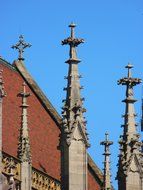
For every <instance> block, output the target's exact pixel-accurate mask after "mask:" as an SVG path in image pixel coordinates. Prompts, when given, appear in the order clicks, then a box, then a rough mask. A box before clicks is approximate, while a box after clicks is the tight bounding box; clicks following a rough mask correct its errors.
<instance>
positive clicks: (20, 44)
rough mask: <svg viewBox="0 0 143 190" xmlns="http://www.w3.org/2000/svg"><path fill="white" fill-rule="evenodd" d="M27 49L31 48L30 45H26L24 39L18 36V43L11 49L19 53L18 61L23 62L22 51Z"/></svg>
mask: <svg viewBox="0 0 143 190" xmlns="http://www.w3.org/2000/svg"><path fill="white" fill-rule="evenodd" d="M27 47H31V44H29V43H26V42H25V41H24V38H23V36H22V35H20V36H19V42H18V43H17V44H15V45H13V46H12V48H13V49H17V50H18V52H19V56H18V59H19V60H24V58H23V53H24V49H25V48H27Z"/></svg>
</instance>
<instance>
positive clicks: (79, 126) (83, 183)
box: [61, 24, 89, 190]
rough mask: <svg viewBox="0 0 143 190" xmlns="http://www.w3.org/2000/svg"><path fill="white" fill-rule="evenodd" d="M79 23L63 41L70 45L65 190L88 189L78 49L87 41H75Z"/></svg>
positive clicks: (65, 112)
mask: <svg viewBox="0 0 143 190" xmlns="http://www.w3.org/2000/svg"><path fill="white" fill-rule="evenodd" d="M75 26H76V25H75V24H70V25H69V27H70V28H71V36H70V37H68V38H67V39H65V40H63V41H62V45H67V44H68V45H69V46H70V53H69V56H70V57H69V59H68V60H67V61H66V63H67V64H68V66H69V70H68V76H67V77H66V79H67V87H66V88H65V89H64V90H66V99H65V100H64V106H63V112H62V116H63V124H62V132H61V154H62V155H61V159H62V160H61V168H62V169H61V185H62V190H73V189H74V190H87V189H88V188H87V148H88V146H89V144H88V137H87V133H86V126H85V124H86V121H85V119H84V116H83V113H84V112H85V109H84V108H83V98H81V95H80V90H81V89H82V87H81V86H80V82H79V78H80V77H81V76H80V75H79V73H78V63H79V62H80V60H79V59H78V58H77V54H76V47H77V46H78V45H79V44H81V43H83V42H84V40H83V39H79V38H75V34H74V29H75Z"/></svg>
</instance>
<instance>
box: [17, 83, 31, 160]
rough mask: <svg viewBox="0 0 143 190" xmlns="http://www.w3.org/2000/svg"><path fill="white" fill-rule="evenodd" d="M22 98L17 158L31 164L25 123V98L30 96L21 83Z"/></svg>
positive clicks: (26, 124) (24, 85)
mask: <svg viewBox="0 0 143 190" xmlns="http://www.w3.org/2000/svg"><path fill="white" fill-rule="evenodd" d="M19 96H21V97H22V105H21V107H22V124H21V129H20V138H19V149H18V157H19V158H20V159H21V160H22V161H25V162H31V154H30V143H29V134H28V123H27V108H28V105H27V97H29V96H30V93H27V92H26V84H25V82H24V83H23V92H21V93H20V94H19Z"/></svg>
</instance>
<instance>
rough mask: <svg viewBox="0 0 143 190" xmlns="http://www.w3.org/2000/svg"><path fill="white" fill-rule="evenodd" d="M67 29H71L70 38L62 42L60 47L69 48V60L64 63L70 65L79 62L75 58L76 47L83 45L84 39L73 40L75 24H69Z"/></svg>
mask: <svg viewBox="0 0 143 190" xmlns="http://www.w3.org/2000/svg"><path fill="white" fill-rule="evenodd" d="M69 27H70V28H71V36H70V37H68V38H66V39H65V40H63V41H62V45H67V44H68V45H69V46H70V52H69V56H70V59H69V60H67V61H66V63H71V62H73V61H74V62H76V63H78V62H80V60H78V58H77V54H76V47H77V46H78V45H79V44H81V43H84V39H82V38H75V31H74V28H75V27H76V25H75V24H73V23H72V24H70V25H69Z"/></svg>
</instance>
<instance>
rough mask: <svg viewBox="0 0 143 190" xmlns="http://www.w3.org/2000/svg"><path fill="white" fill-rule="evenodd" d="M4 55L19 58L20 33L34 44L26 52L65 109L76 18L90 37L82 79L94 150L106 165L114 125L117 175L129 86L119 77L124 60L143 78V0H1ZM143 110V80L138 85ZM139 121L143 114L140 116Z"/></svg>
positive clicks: (82, 50) (83, 50)
mask: <svg viewBox="0 0 143 190" xmlns="http://www.w3.org/2000/svg"><path fill="white" fill-rule="evenodd" d="M0 7H1V11H0V25H1V27H0V28H1V29H0V55H1V56H2V57H3V58H5V59H6V60H8V61H9V62H11V63H12V62H13V60H14V59H16V58H17V53H16V51H14V50H12V49H10V47H11V45H13V44H15V42H17V40H18V36H19V35H20V34H23V35H24V37H25V40H26V41H28V42H30V43H31V44H32V47H31V48H30V49H27V50H26V52H25V65H26V67H27V68H28V70H29V72H30V73H31V74H32V76H33V77H34V79H35V80H36V81H37V83H38V84H39V86H40V87H41V88H42V90H43V91H44V92H45V94H46V95H47V97H48V98H49V99H50V100H51V102H52V103H53V105H54V106H55V108H56V109H57V110H58V112H59V113H60V112H61V107H62V99H63V98H64V97H65V93H64V92H63V91H62V89H63V87H65V86H66V81H65V80H64V76H65V75H67V67H68V65H66V64H65V63H64V61H65V60H67V58H68V47H62V46H61V40H62V39H64V38H65V37H68V36H69V28H68V27H67V26H68V24H69V23H70V22H72V21H73V22H75V23H76V24H77V25H78V26H77V28H76V35H77V37H82V38H84V39H85V41H86V43H85V44H83V45H81V46H80V47H79V48H78V57H79V58H80V59H82V62H81V63H80V65H79V67H80V73H81V74H83V79H82V81H81V84H82V85H84V87H85V89H84V91H83V96H84V97H85V99H86V101H85V107H86V108H87V113H86V118H87V121H88V124H87V128H88V132H89V137H90V143H91V148H90V149H89V153H90V154H91V155H92V157H93V158H94V160H95V162H96V163H97V164H98V166H99V167H100V168H102V160H103V156H102V152H103V147H101V146H100V145H99V143H100V141H101V140H103V139H104V133H105V132H106V131H109V133H110V138H111V140H113V141H114V145H113V146H112V149H111V152H112V157H111V159H112V173H113V176H112V181H113V184H114V186H115V188H116V189H117V185H116V182H115V180H114V178H115V175H116V171H117V168H116V164H117V155H118V153H119V151H118V143H117V142H118V139H119V135H120V134H121V133H122V129H121V128H120V125H121V124H122V123H123V121H122V118H121V114H123V113H124V104H123V103H121V100H122V99H123V98H124V96H125V89H124V88H123V87H121V86H118V85H117V80H118V79H119V78H121V77H123V76H125V75H126V71H125V69H124V66H125V65H127V63H128V62H132V63H133V64H134V66H135V68H134V76H136V77H140V78H143V1H142V0H108V1H107V0H88V1H86V0H72V1H67V0H60V1H59V0H51V1H50V0H39V1H38V0H24V1H22V0H12V1H11V0H0ZM135 96H136V98H137V99H139V102H138V103H137V104H136V111H137V113H138V114H139V116H140V112H141V105H140V102H141V101H140V99H141V86H138V87H136V90H135ZM137 120H138V121H139V118H138V119H137Z"/></svg>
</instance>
